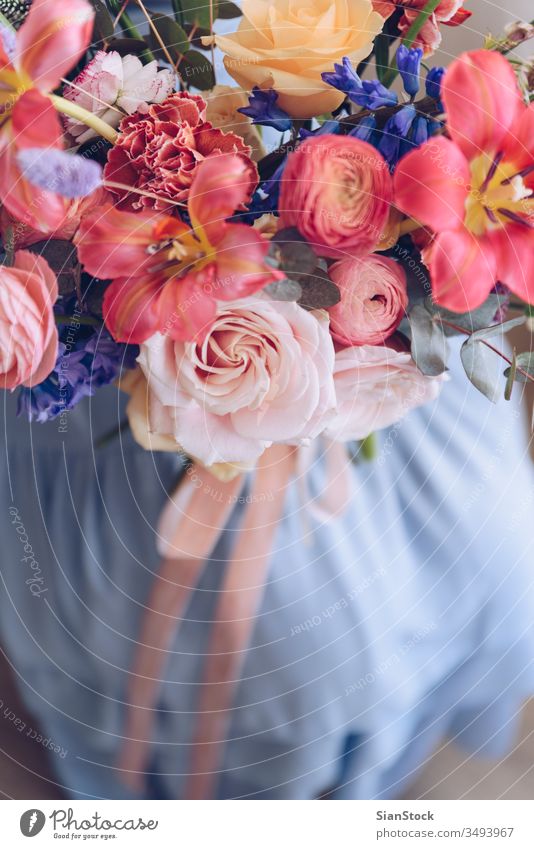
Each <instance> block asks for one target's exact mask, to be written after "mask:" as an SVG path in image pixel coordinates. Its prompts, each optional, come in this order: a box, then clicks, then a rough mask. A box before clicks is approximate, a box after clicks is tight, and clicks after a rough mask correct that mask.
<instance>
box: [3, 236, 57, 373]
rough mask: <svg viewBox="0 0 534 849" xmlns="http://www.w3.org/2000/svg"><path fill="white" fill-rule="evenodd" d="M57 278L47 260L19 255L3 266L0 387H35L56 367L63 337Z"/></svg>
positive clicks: (21, 252) (26, 253) (28, 255)
mask: <svg viewBox="0 0 534 849" xmlns="http://www.w3.org/2000/svg"><path fill="white" fill-rule="evenodd" d="M57 296H58V288H57V280H56V275H55V274H54V272H53V271H52V269H51V268H50V266H49V265H48V263H47V262H46V260H44V259H43V258H42V257H40V256H35V255H34V254H32V253H30V252H29V251H17V253H16V254H15V264H14V265H13V266H7V265H2V266H1V267H0V375H1V376H0V385H1V386H2V387H3V388H4V389H15V387H17V386H21V385H23V386H36V385H37V384H38V383H41V381H43V380H44V379H45V378H46V377H48V375H49V374H50V372H51V371H52V369H53V368H54V365H55V362H56V359H57V348H58V335H57V329H56V324H55V321H54V310H53V307H54V303H55V301H56V300H57Z"/></svg>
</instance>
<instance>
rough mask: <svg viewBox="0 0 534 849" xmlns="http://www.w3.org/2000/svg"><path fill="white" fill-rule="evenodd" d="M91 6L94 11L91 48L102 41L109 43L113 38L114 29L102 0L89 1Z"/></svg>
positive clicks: (111, 19)
mask: <svg viewBox="0 0 534 849" xmlns="http://www.w3.org/2000/svg"><path fill="white" fill-rule="evenodd" d="M91 6H92V7H93V9H94V10H95V22H94V27H93V46H96V45H98V44H100V42H102V41H109V39H110V38H112V37H113V33H114V31H115V28H114V26H113V18H112V17H111V15H110V14H109V12H108V10H107V8H106V5H105V3H103V2H102V0H91Z"/></svg>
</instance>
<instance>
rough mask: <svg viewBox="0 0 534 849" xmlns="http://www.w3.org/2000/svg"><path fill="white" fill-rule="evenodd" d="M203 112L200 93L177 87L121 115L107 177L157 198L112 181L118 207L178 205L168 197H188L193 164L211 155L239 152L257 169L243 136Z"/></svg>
mask: <svg viewBox="0 0 534 849" xmlns="http://www.w3.org/2000/svg"><path fill="white" fill-rule="evenodd" d="M205 117H206V103H205V102H204V100H203V99H202V98H201V97H200V96H199V95H197V94H189V93H187V92H175V93H174V94H171V95H169V97H167V99H166V100H164V101H163V103H153V104H151V105H150V106H149V108H148V111H147V112H145V113H140V112H136V113H135V114H134V115H129V116H127V117H126V118H123V120H122V121H121V123H120V125H119V137H118V139H117V142H116V143H115V145H114V146H113V148H112V149H111V150H110V151H109V154H108V161H107V164H106V166H105V169H104V176H105V179H106V181H107V182H109V183H121V184H123V185H126V186H131V187H132V189H143V190H144V191H146V192H150V193H151V194H152V195H158V199H156V198H154V197H147V196H146V195H142V194H139V193H138V192H135V191H128V190H127V189H117V188H111V187H110V190H111V191H113V192H114V194H116V195H118V197H119V201H118V202H117V204H116V205H117V206H118V207H119V208H120V209H128V210H132V211H134V210H138V209H142V208H143V207H150V208H153V209H159V210H165V211H166V212H173V211H176V207H174V206H173V205H172V203H167V202H166V198H168V199H169V201H182V202H185V201H187V196H188V192H189V187H190V186H191V183H192V181H193V177H194V175H195V172H196V169H197V166H198V165H199V163H200V162H202V161H203V160H204V159H206V158H208V157H210V156H220V155H222V154H235V153H237V154H239V155H241V156H243V158H244V159H245V160H246V161H247V164H249V165H250V169H251V171H254V174H256V171H255V166H254V165H253V164H252V162H251V160H250V159H249V156H248V154H249V153H250V148H249V147H247V145H246V144H245V143H244V142H243V139H242V138H240V136H237V135H235V134H234V133H225V132H223V131H222V130H219V129H216V128H215V127H213V126H212V124H210V123H209V121H206V120H205ZM253 182H255V181H253Z"/></svg>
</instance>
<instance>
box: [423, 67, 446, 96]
mask: <svg viewBox="0 0 534 849" xmlns="http://www.w3.org/2000/svg"><path fill="white" fill-rule="evenodd" d="M444 73H445V68H431V69H430V71H429V72H428V74H427V75H426V80H425V89H426V93H427V95H428V96H429V97H433V98H435V100H439V97H440V93H441V81H442V79H443V75H444Z"/></svg>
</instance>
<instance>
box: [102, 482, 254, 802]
mask: <svg viewBox="0 0 534 849" xmlns="http://www.w3.org/2000/svg"><path fill="white" fill-rule="evenodd" d="M243 483H244V480H243V477H242V476H240V477H237V478H234V479H233V480H232V481H227V482H221V481H219V480H218V479H217V478H215V477H214V476H213V475H211V474H210V473H209V472H207V471H206V470H204V469H200V468H198V467H196V466H193V468H192V469H191V470H189V473H188V478H187V479H186V480H185V481H182V482H181V484H180V485H179V487H178V490H177V492H176V493H174V495H173V496H172V498H171V499H169V501H168V502H167V504H166V506H165V509H164V510H163V513H162V516H161V519H160V523H159V527H158V551H159V552H160V554H161V555H162V556H163V560H162V562H161V564H160V567H159V570H158V573H157V575H156V576H155V579H154V583H153V586H152V589H151V593H150V597H149V599H148V602H147V605H146V608H145V611H144V615H143V618H142V621H141V633H140V637H139V642H138V644H137V647H136V651H135V655H134V662H133V668H132V671H131V673H130V678H129V683H128V689H127V710H126V726H125V736H124V740H123V744H122V746H121V749H120V752H119V758H118V762H117V769H118V770H120V771H121V772H122V780H123V781H124V783H126V784H127V786H129V787H130V788H131V789H132V790H135V791H138V792H140V791H141V790H142V787H143V783H144V769H145V768H146V764H147V761H148V755H149V748H150V745H151V743H152V729H153V726H154V718H155V717H154V712H155V709H156V704H157V700H158V695H159V691H160V688H161V683H162V677H163V672H164V667H165V664H166V662H167V659H168V654H169V651H170V650H171V646H172V643H173V641H174V639H175V637H176V634H177V631H178V629H179V625H180V621H181V619H182V618H183V615H184V612H185V610H186V608H187V606H188V604H189V601H190V599H191V596H192V595H193V593H194V591H195V589H196V587H197V585H198V582H199V579H200V576H201V573H202V571H203V569H204V566H205V563H206V559H207V558H208V556H209V554H210V553H211V552H212V551H213V549H214V548H215V546H216V544H217V541H218V539H219V537H220V535H221V533H222V532H223V530H224V528H225V525H226V523H227V520H228V518H229V515H230V513H231V511H232V510H233V508H234V505H235V495H236V494H237V493H238V492H239V491H240V490H241V488H242V487H243Z"/></svg>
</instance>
